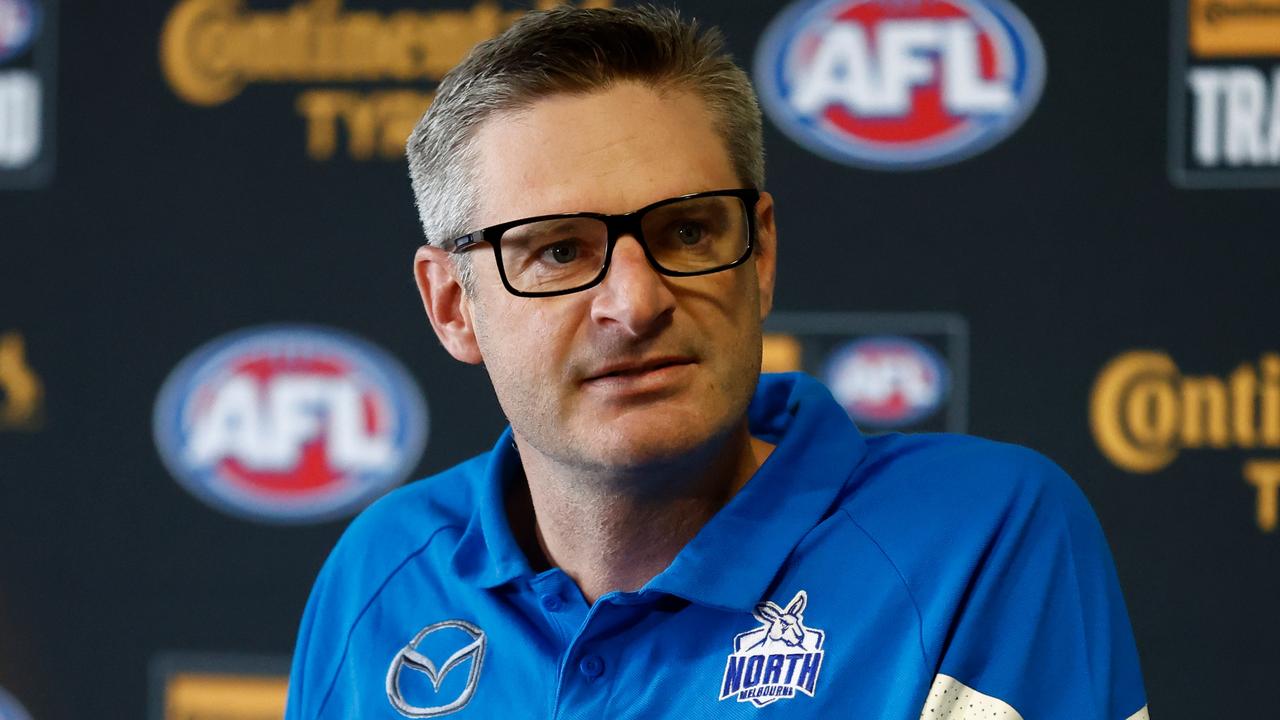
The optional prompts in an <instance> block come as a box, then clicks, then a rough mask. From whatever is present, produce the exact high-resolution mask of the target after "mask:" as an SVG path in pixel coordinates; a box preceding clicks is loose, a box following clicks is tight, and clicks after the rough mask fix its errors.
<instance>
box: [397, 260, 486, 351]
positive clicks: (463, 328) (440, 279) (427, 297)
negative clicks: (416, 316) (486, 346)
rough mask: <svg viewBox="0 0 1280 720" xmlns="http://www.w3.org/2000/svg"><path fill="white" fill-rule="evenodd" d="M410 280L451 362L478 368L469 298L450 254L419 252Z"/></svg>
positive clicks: (478, 347) (477, 348)
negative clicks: (415, 287)
mask: <svg viewBox="0 0 1280 720" xmlns="http://www.w3.org/2000/svg"><path fill="white" fill-rule="evenodd" d="M413 277H414V280H416V281H417V283H418V293H419V294H421V295H422V307H423V308H424V309H425V310H426V311H427V319H429V320H430V321H431V327H432V329H434V330H435V331H436V337H438V338H440V344H441V345H444V349H445V350H448V351H449V354H450V355H452V356H453V357H454V358H456V359H458V360H461V361H462V362H464V363H470V364H472V365H477V364H479V363H480V362H481V361H482V360H483V358H482V357H481V356H480V346H479V344H478V343H476V332H475V321H474V318H473V315H472V303H471V298H469V297H468V296H467V294H466V291H464V290H463V288H462V281H461V280H460V279H459V278H458V271H457V268H456V267H454V264H453V261H452V260H451V259H450V257H449V253H447V252H445V251H444V250H442V249H440V248H438V247H432V246H430V245H423V246H422V247H420V248H418V252H417V254H416V255H414V258H413Z"/></svg>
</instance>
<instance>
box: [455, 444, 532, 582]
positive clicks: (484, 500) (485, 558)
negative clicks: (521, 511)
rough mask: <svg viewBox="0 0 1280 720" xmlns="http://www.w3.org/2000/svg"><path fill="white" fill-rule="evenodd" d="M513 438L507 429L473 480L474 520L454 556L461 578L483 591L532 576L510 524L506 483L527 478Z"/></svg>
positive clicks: (456, 568)
mask: <svg viewBox="0 0 1280 720" xmlns="http://www.w3.org/2000/svg"><path fill="white" fill-rule="evenodd" d="M513 438H514V435H513V434H512V432H511V427H510V426H508V427H507V429H506V430H504V431H503V432H502V435H500V436H499V437H498V441H497V442H496V443H494V446H493V450H492V451H490V452H489V454H488V456H487V457H488V461H487V462H486V463H485V465H484V469H483V471H482V472H481V473H479V474H478V477H475V478H473V490H474V492H473V494H472V497H473V509H472V512H471V519H470V521H469V522H468V523H467V527H466V529H465V530H463V532H462V538H461V539H460V540H459V541H458V547H457V549H456V550H455V551H454V554H453V568H454V571H455V572H457V573H458V576H459V577H460V578H462V579H463V580H467V581H469V582H472V583H474V584H475V585H478V586H480V587H482V588H493V587H497V586H499V585H502V584H505V583H508V582H511V581H512V580H514V579H516V578H517V577H521V576H527V575H532V574H533V571H532V569H530V567H529V560H528V559H527V558H526V557H525V555H524V551H523V550H521V549H520V546H519V545H518V544H517V543H516V539H515V536H514V535H512V534H511V525H510V524H509V523H508V521H507V508H506V498H505V494H506V493H505V491H506V486H507V483H509V482H512V481H514V480H515V479H516V478H520V477H523V475H524V469H523V468H522V467H521V465H520V453H519V452H517V451H516V448H515V441H514V439H513Z"/></svg>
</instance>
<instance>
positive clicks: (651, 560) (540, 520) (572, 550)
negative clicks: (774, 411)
mask: <svg viewBox="0 0 1280 720" xmlns="http://www.w3.org/2000/svg"><path fill="white" fill-rule="evenodd" d="M517 443H518V444H519V447H520V460H521V463H522V464H523V466H524V471H525V477H526V479H527V480H528V494H527V495H525V494H524V493H523V492H516V493H513V494H512V495H511V496H510V497H509V498H508V501H507V510H508V513H507V514H508V517H510V518H511V527H512V531H513V532H514V533H515V534H516V537H517V540H518V541H519V542H520V544H521V545H522V546H523V547H524V550H525V553H526V555H527V556H529V557H530V558H538V557H539V556H541V557H545V558H546V560H547V562H548V563H549V564H550V565H554V566H556V567H559V568H560V569H561V570H563V571H564V572H565V573H566V574H568V575H569V577H571V578H572V579H573V580H574V582H575V583H577V585H578V588H579V589H580V590H581V591H582V594H583V596H585V598H586V600H587V602H589V603H594V602H595V601H596V599H597V598H599V597H600V596H601V595H604V594H606V593H609V592H613V591H632V590H638V589H639V588H640V587H642V586H643V585H644V584H645V583H647V582H648V581H649V580H651V579H653V577H654V576H655V575H657V574H658V573H660V572H662V571H663V570H664V569H666V568H667V566H668V565H670V564H671V561H672V560H673V559H674V558H675V556H676V554H677V553H679V552H680V550H681V549H682V548H683V547H684V546H685V545H686V544H687V543H688V542H689V541H690V540H691V539H693V536H694V535H696V534H697V533H698V531H699V530H701V529H702V526H703V525H704V524H706V522H707V521H708V520H710V519H711V516H712V515H714V514H715V513H716V512H717V511H719V510H720V508H722V507H724V505H725V503H727V502H728V501H729V499H730V498H731V497H733V495H734V494H735V493H737V492H738V490H739V489H741V488H742V486H743V485H745V484H746V482H747V480H749V479H750V478H751V476H752V475H753V474H754V473H755V471H756V470H757V469H759V467H760V465H761V464H762V463H763V462H764V460H765V458H767V457H768V455H769V453H770V452H771V451H772V450H773V446H772V445H770V444H768V443H766V442H764V441H763V440H759V439H756V438H754V437H751V435H750V433H749V432H748V431H747V427H746V423H745V422H744V423H743V424H742V426H741V427H740V428H738V429H737V430H736V431H734V432H733V433H731V434H730V435H729V436H728V437H727V438H726V439H724V440H722V441H721V442H719V443H717V444H716V445H715V446H714V447H709V448H706V452H705V453H702V455H703V457H701V458H687V459H684V460H681V461H675V462H667V463H663V464H662V465H661V466H654V467H648V468H642V469H627V470H624V471H616V472H615V471H608V472H605V471H600V470H589V471H584V470H581V469H574V468H569V467H565V466H564V465H562V464H560V463H557V462H555V461H553V460H551V459H550V458H548V457H546V456H545V455H542V454H541V453H539V452H537V450H535V449H533V448H532V447H531V446H528V445H526V444H524V443H520V442H519V437H518V436H517ZM514 485H516V486H517V488H516V489H517V490H519V491H523V490H524V487H522V484H521V483H515V484H514ZM529 518H533V522H532V523H530V522H528V519H529ZM522 520H524V521H523V522H522ZM535 564H537V563H536V561H535Z"/></svg>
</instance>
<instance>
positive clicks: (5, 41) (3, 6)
mask: <svg viewBox="0 0 1280 720" xmlns="http://www.w3.org/2000/svg"><path fill="white" fill-rule="evenodd" d="M39 26H40V6H39V5H35V4H32V2H31V0H0V62H4V61H5V60H8V59H10V58H13V57H17V56H18V55H21V54H22V53H24V52H26V50H27V48H28V47H31V41H32V40H34V39H35V36H36V30H38V29H39Z"/></svg>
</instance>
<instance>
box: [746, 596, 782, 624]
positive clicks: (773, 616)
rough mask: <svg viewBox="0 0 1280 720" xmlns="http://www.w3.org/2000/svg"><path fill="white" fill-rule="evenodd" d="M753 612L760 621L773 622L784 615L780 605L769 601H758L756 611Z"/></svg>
mask: <svg viewBox="0 0 1280 720" xmlns="http://www.w3.org/2000/svg"><path fill="white" fill-rule="evenodd" d="M751 614H752V615H755V616H756V619H757V620H759V621H760V622H773V621H774V620H777V619H778V618H779V617H782V613H781V612H779V610H778V606H777V605H774V604H773V603H771V602H767V601H766V602H762V603H756V609H755V612H753V613H751Z"/></svg>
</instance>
